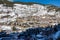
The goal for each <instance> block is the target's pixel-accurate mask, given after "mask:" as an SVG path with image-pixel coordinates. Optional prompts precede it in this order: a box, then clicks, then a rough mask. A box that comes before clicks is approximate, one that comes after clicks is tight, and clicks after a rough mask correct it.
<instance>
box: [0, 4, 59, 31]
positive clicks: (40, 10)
mask: <svg viewBox="0 0 60 40" xmlns="http://www.w3.org/2000/svg"><path fill="white" fill-rule="evenodd" d="M59 20H60V8H58V7H55V6H51V5H40V4H32V5H26V4H13V7H8V6H6V5H5V4H0V29H1V30H3V29H4V28H5V27H4V28H3V29H2V26H6V30H8V29H9V28H10V29H9V30H13V27H15V28H16V31H19V32H21V31H25V30H26V29H28V28H31V27H47V26H51V25H57V24H58V23H60V21H59ZM4 30H5V29H4Z"/></svg>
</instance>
